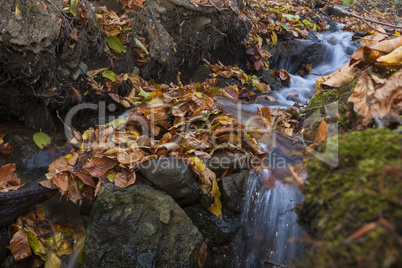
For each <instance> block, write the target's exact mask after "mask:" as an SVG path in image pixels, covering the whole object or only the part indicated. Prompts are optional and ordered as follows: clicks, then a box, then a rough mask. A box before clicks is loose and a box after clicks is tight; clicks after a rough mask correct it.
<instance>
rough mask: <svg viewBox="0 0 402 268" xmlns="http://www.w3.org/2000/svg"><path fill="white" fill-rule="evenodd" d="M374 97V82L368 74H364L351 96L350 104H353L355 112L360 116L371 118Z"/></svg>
mask: <svg viewBox="0 0 402 268" xmlns="http://www.w3.org/2000/svg"><path fill="white" fill-rule="evenodd" d="M373 95H374V85H373V81H372V79H371V78H370V76H369V75H368V74H367V73H362V74H361V75H360V77H359V80H357V83H356V86H355V88H354V90H353V93H352V95H350V97H349V99H348V102H349V103H352V104H353V110H354V111H355V112H356V113H357V114H358V115H360V116H363V117H368V116H369V105H370V100H371V98H372V96H373Z"/></svg>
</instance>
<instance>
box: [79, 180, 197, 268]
mask: <svg viewBox="0 0 402 268" xmlns="http://www.w3.org/2000/svg"><path fill="white" fill-rule="evenodd" d="M201 243H202V235H201V234H200V232H199V231H198V229H197V228H196V227H195V226H194V225H193V223H192V222H191V220H190V219H189V218H188V216H187V215H186V214H185V213H184V211H183V210H182V209H181V208H180V207H179V206H178V205H177V204H176V203H175V202H174V200H173V199H172V198H171V197H170V196H168V195H167V194H165V193H163V192H160V191H158V190H155V189H153V188H152V187H150V186H147V185H137V184H135V185H133V186H130V187H128V188H125V189H120V188H118V187H116V186H115V185H113V184H106V185H104V186H103V187H102V189H101V191H100V193H99V196H98V197H97V199H96V201H95V203H94V207H93V209H92V212H91V216H90V220H89V223H88V228H87V238H86V242H85V245H84V250H83V260H84V267H198V266H197V258H198V253H199V249H200V246H201Z"/></svg>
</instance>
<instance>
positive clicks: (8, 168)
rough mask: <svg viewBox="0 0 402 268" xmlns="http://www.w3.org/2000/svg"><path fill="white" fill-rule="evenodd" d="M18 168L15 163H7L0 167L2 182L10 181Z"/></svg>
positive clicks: (0, 179)
mask: <svg viewBox="0 0 402 268" xmlns="http://www.w3.org/2000/svg"><path fill="white" fill-rule="evenodd" d="M15 170H16V168H15V164H7V165H4V166H2V167H1V168H0V182H3V181H4V182H8V181H9V180H11V179H12V177H11V174H12V173H13V172H14V171H15Z"/></svg>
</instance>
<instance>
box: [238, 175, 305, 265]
mask: <svg viewBox="0 0 402 268" xmlns="http://www.w3.org/2000/svg"><path fill="white" fill-rule="evenodd" d="M269 173H270V171H269V170H264V171H263V172H262V173H261V174H258V175H254V174H252V173H250V179H249V184H248V190H247V201H246V204H245V208H244V211H243V216H242V222H243V229H242V230H241V232H240V234H239V237H238V238H239V240H241V241H242V242H241V247H239V250H238V252H237V254H238V255H237V260H236V267H262V265H263V261H265V260H269V261H271V262H273V263H278V264H285V265H286V264H288V261H289V260H291V259H292V258H297V257H301V253H302V245H301V238H302V234H301V228H300V227H299V226H298V224H297V215H296V213H295V212H294V207H295V206H296V204H298V203H300V202H301V201H302V199H303V195H302V194H301V192H300V191H299V189H298V187H297V186H296V185H295V184H287V183H282V182H280V181H276V182H275V185H274V187H273V188H272V189H265V188H264V187H262V185H261V180H260V178H259V177H266V176H269Z"/></svg>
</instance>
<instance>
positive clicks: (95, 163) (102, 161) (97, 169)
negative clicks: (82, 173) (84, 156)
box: [83, 157, 117, 177]
mask: <svg viewBox="0 0 402 268" xmlns="http://www.w3.org/2000/svg"><path fill="white" fill-rule="evenodd" d="M116 164H117V162H116V161H114V160H112V159H109V158H107V157H102V158H92V159H90V160H89V161H88V162H87V163H86V164H85V165H84V167H83V168H84V169H85V170H86V171H88V173H89V174H91V176H92V177H100V176H103V175H105V174H106V172H108V171H109V170H110V169H112V168H113V167H114V166H115V165H116Z"/></svg>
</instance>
